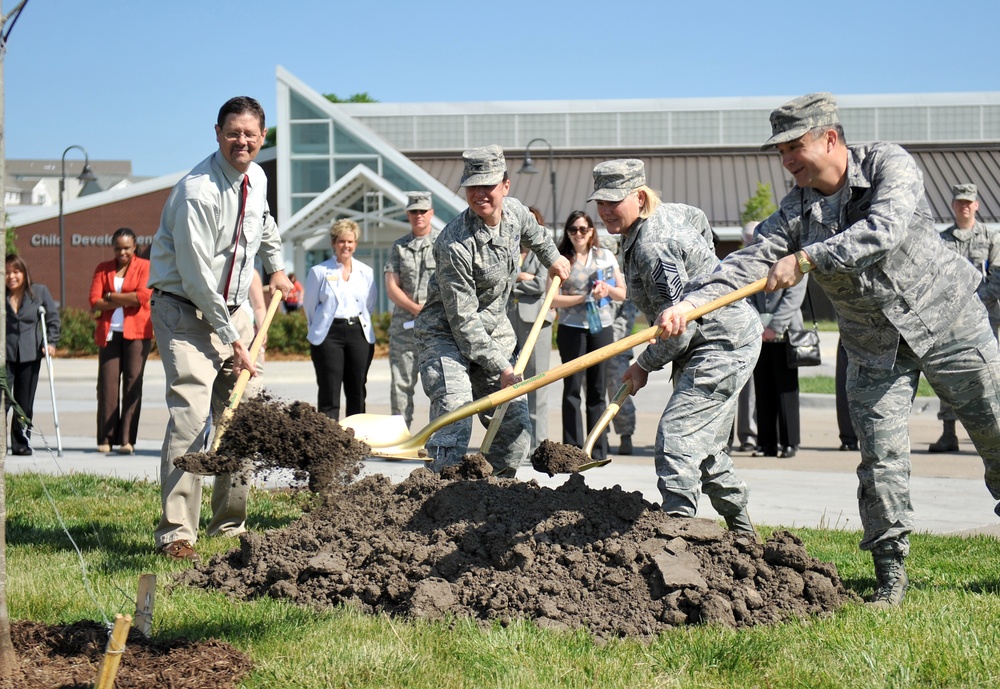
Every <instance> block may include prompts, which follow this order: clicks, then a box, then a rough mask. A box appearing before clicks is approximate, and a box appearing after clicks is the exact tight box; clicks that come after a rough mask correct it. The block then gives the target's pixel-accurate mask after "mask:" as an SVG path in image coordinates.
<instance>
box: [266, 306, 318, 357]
mask: <svg viewBox="0 0 1000 689" xmlns="http://www.w3.org/2000/svg"><path fill="white" fill-rule="evenodd" d="M308 332H309V327H308V325H307V324H306V314H305V312H304V311H302V309H298V310H297V311H292V312H291V313H280V312H279V313H276V314H274V320H272V321H271V327H270V328H268V330H267V351H268V352H270V353H272V354H297V355H304V356H309V340H307V339H306V334H307V333H308Z"/></svg>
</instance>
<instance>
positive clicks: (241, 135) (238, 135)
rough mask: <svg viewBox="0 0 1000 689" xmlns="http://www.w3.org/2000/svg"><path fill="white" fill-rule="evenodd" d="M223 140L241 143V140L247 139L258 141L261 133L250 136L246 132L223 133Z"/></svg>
mask: <svg viewBox="0 0 1000 689" xmlns="http://www.w3.org/2000/svg"><path fill="white" fill-rule="evenodd" d="M222 138H224V139H225V140H226V141H239V140H240V139H246V140H247V141H256V140H257V139H259V138H260V133H259V132H258V133H257V134H248V133H246V132H222Z"/></svg>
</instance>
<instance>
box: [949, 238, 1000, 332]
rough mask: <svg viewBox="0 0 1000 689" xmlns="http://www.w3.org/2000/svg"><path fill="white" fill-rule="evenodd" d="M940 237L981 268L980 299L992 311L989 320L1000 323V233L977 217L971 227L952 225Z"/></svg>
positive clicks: (995, 324)
mask: <svg viewBox="0 0 1000 689" xmlns="http://www.w3.org/2000/svg"><path fill="white" fill-rule="evenodd" d="M941 239H943V240H944V243H945V244H946V245H948V248H950V249H952V250H954V251H955V252H957V253H958V255H959V256H963V257H964V258H965V259H966V260H968V261H969V263H971V264H972V265H973V267H974V268H975V269H976V270H978V271H979V275H980V277H981V278H982V282H981V283H980V285H979V290H978V293H979V298H980V299H982V301H983V304H985V305H986V310H987V311H989V313H990V322H991V323H992V324H993V325H994V327H996V326H997V325H1000V233H998V232H997V230H995V229H993V228H992V227H987V226H986V225H984V224H983V223H981V222H979V221H978V220H977V221H976V224H975V225H973V226H972V228H971V229H968V230H960V229H958V227H956V226H955V225H952V226H951V227H949V228H948V229H946V230H944V231H942V232H941Z"/></svg>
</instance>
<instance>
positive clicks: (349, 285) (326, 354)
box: [303, 220, 377, 420]
mask: <svg viewBox="0 0 1000 689" xmlns="http://www.w3.org/2000/svg"><path fill="white" fill-rule="evenodd" d="M358 235H359V228H358V224H357V223H356V222H354V221H353V220H338V221H337V222H335V223H333V227H332V228H330V242H331V244H332V245H333V257H332V258H329V259H327V260H326V261H323V262H322V263H320V264H319V265H317V266H313V268H312V270H310V271H309V275H308V276H307V277H306V287H305V298H304V301H303V308H304V309H305V312H306V319H307V321H308V323H309V333H308V335H307V338H308V340H309V344H310V347H309V349H310V354H311V356H312V361H313V368H314V369H315V370H316V384H317V385H318V387H319V392H318V395H317V402H316V407H317V408H318V409H319V411H321V412H322V413H324V414H326V415H327V416H328V417H330V418H331V419H338V420H339V419H340V391H341V388H343V390H344V398H345V399H346V402H347V405H346V406H347V416H350V415H352V414H360V413H362V412H364V411H365V394H366V391H365V383H366V381H367V379H368V367H369V366H371V363H372V357H373V356H374V354H375V331H374V329H373V328H372V319H371V312H372V309H374V308H375V300H376V296H377V292H376V287H375V276H374V272H373V271H372V269H371V268H370V267H369V266H368V265H366V264H364V263H362V262H361V261H358V260H355V259H354V251H355V249H357V247H358Z"/></svg>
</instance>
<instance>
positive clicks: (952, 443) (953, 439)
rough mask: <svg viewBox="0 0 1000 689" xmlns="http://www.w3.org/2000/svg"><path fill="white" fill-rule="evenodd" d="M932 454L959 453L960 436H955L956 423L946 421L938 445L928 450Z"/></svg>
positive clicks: (933, 444) (934, 444)
mask: <svg viewBox="0 0 1000 689" xmlns="http://www.w3.org/2000/svg"><path fill="white" fill-rule="evenodd" d="M927 449H928V450H929V451H930V452H958V436H957V435H955V422H954V421H945V422H944V431H943V432H942V433H941V437H940V438H938V440H937V442H936V443H931V445H930V447H929V448H927Z"/></svg>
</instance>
